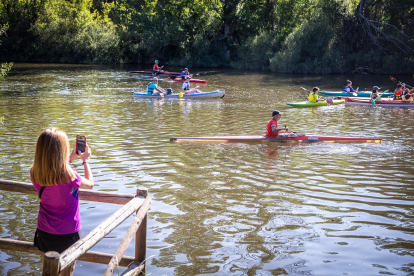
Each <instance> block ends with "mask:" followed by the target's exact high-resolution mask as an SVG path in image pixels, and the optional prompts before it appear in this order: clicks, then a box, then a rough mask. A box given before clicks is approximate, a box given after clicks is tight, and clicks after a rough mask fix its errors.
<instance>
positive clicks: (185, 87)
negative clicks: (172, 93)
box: [181, 76, 199, 94]
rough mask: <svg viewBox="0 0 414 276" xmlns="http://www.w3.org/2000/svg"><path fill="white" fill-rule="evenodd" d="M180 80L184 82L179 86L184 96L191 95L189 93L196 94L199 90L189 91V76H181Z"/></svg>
mask: <svg viewBox="0 0 414 276" xmlns="http://www.w3.org/2000/svg"><path fill="white" fill-rule="evenodd" d="M181 78H182V79H183V80H184V81H183V84H182V85H181V88H182V90H183V93H184V94H191V93H198V92H199V90H197V89H195V88H193V89H191V85H190V77H189V76H182V77H181Z"/></svg>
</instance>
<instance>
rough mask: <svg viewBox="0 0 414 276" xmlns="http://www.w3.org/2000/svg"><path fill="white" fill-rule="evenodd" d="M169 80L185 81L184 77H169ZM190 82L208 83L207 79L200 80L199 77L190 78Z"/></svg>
mask: <svg viewBox="0 0 414 276" xmlns="http://www.w3.org/2000/svg"><path fill="white" fill-rule="evenodd" d="M168 80H172V81H178V82H183V81H184V80H183V79H182V78H175V79H172V78H168ZM190 82H197V83H207V81H206V80H199V79H190Z"/></svg>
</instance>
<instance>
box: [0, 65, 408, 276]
mask: <svg viewBox="0 0 414 276" xmlns="http://www.w3.org/2000/svg"><path fill="white" fill-rule="evenodd" d="M19 66H20V67H19ZM130 69H137V68H128V67H127V66H125V67H117V66H79V65H76V66H72V65H67V66H66V65H16V66H15V67H14V69H13V72H12V73H11V74H10V75H9V76H8V77H7V78H5V79H3V80H1V81H0V116H3V117H4V120H3V123H4V124H0V147H1V150H2V155H0V162H1V164H2V165H1V166H0V178H5V179H10V180H18V181H29V175H28V171H29V168H30V165H31V163H32V161H33V153H34V144H35V141H36V137H37V135H38V134H39V133H40V131H41V130H43V129H45V128H47V127H50V126H59V127H60V128H62V129H63V130H65V131H66V133H68V136H69V138H70V141H71V145H73V143H74V139H75V137H76V135H77V134H84V135H86V136H87V137H88V138H87V139H88V143H89V144H90V146H91V148H92V152H93V155H94V156H93V160H92V161H91V167H92V170H93V171H94V175H95V182H96V187H95V188H94V189H95V190H102V191H108V190H110V191H119V192H122V193H135V189H136V188H137V187H138V186H140V185H143V186H146V187H148V188H149V190H150V195H151V197H152V198H153V204H152V206H151V210H150V213H149V223H148V251H147V254H148V256H150V255H155V257H154V258H152V259H150V260H149V265H148V269H147V273H154V274H156V275H163V274H167V275H174V274H177V275H204V274H213V275H285V274H292V275H297V274H314V275H337V274H338V275H339V274H347V275H350V274H361V275H375V274H394V275H406V274H409V273H410V272H411V271H412V270H413V269H414V268H413V264H412V252H413V250H412V249H413V248H412V244H413V243H412V240H413V238H412V229H413V223H412V221H413V217H414V213H413V208H412V200H413V194H412V190H413V179H414V170H413V165H414V158H413V144H414V143H413V142H414V138H413V137H414V129H413V125H414V116H413V112H414V110H411V109H402V108H380V107H365V106H345V105H340V106H326V107H318V108H303V109H298V108H292V107H289V106H286V105H285V103H286V102H293V101H303V100H305V99H306V97H307V95H306V93H303V92H302V91H301V90H300V89H299V87H300V86H308V87H313V86H319V87H320V88H321V89H324V90H338V87H337V86H338V83H339V84H342V83H343V81H344V79H345V80H346V78H349V77H352V80H353V81H354V83H365V82H366V83H376V84H377V85H379V86H381V87H384V89H390V88H392V87H393V85H394V84H393V83H390V84H389V83H388V82H389V80H387V79H386V77H385V78H384V76H354V75H352V76H344V75H332V76H327V75H324V76H302V75H274V74H267V73H255V72H241V71H223V70H212V71H209V70H203V71H204V73H205V74H202V75H201V76H200V77H199V78H203V79H206V80H208V84H207V86H206V87H205V88H203V91H204V90H205V91H207V90H208V91H210V90H216V89H225V90H226V97H225V98H223V99H211V100H192V99H138V98H134V97H133V96H132V94H133V92H140V91H145V87H146V85H147V84H148V80H149V79H150V77H148V76H140V75H133V74H128V73H126V71H127V70H130ZM171 70H172V71H173V70H174V68H171ZM404 81H406V82H408V83H410V82H409V81H410V80H409V79H407V80H404ZM160 83H161V84H162V85H164V84H165V85H164V86H166V87H167V86H170V87H172V88H173V89H174V90H176V89H178V90H179V85H180V84H179V83H172V82H168V80H166V79H163V78H161V80H160ZM321 84H322V85H321ZM388 84H389V87H387V85H388ZM360 87H361V89H362V85H360ZM178 90H177V91H178ZM274 109H278V110H280V111H281V112H282V113H283V118H282V121H281V122H280V123H281V124H282V125H283V124H286V125H287V126H288V127H289V128H290V129H292V130H293V131H297V132H299V133H306V134H312V135H335V136H365V137H367V136H374V137H381V138H383V139H384V140H383V143H382V144H325V143H318V144H295V145H289V144H277V143H275V144H270V145H248V144H205V143H204V144H203V143H169V138H170V137H174V136H218V135H231V136H234V135H262V134H264V132H265V128H266V124H267V122H268V120H269V119H270V112H271V111H272V110H274ZM73 166H74V168H75V169H78V170H79V171H80V172H81V171H82V169H83V168H82V166H81V164H79V163H76V162H75V163H74V164H73ZM0 200H1V202H2V204H1V205H0V207H1V209H2V212H1V214H0V233H1V236H2V237H6V238H13V239H19V240H27V241H31V240H32V236H33V233H34V229H35V222H33V220H34V219H35V218H36V216H37V208H38V200H37V198H36V197H35V196H26V195H20V194H10V193H6V192H0ZM117 209H119V206H116V205H111V204H101V203H95V202H82V205H81V216H82V225H83V229H82V231H83V232H84V233H86V232H89V231H90V230H91V229H93V228H94V227H96V226H97V225H98V224H99V223H100V222H102V221H103V220H104V219H105V218H107V217H108V216H109V215H110V214H112V213H113V212H115V211H116V210H117ZM131 221H132V219H131V218H130V219H129V220H128V221H126V222H125V223H124V224H122V225H120V226H119V228H117V229H116V230H115V231H113V232H112V233H111V234H110V235H109V237H108V238H106V239H104V240H102V241H101V242H100V243H98V244H97V245H96V246H95V247H94V249H93V250H97V251H101V252H108V253H114V252H115V249H116V247H117V246H118V244H119V243H120V241H121V239H122V237H123V235H124V233H125V232H126V230H127V228H128V227H129V224H130V223H131ZM126 254H127V255H130V256H132V255H134V250H133V245H131V246H130V247H129V248H128V250H127V252H126ZM40 268H41V262H40V258H39V257H38V256H36V255H32V254H25V253H17V252H9V251H2V252H0V271H1V273H0V274H2V275H23V274H25V275H27V274H33V275H35V274H37V271H38V270H39V269H40ZM104 270H105V266H103V265H95V264H89V263H85V262H79V264H78V265H77V268H76V275H90V274H91V273H93V274H102V273H103V271H104Z"/></svg>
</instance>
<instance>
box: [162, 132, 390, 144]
mask: <svg viewBox="0 0 414 276" xmlns="http://www.w3.org/2000/svg"><path fill="white" fill-rule="evenodd" d="M381 141H382V139H380V138H374V137H372V138H363V137H334V136H314V135H306V134H298V135H297V136H296V137H281V136H277V137H272V138H268V137H266V136H212V137H173V138H170V142H202V143H249V144H264V143H273V142H282V143H286V142H291V143H292V142H294V143H295V142H296V143H306V142H313V143H314V142H323V143H378V144H380V143H381Z"/></svg>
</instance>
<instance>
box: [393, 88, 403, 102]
mask: <svg viewBox="0 0 414 276" xmlns="http://www.w3.org/2000/svg"><path fill="white" fill-rule="evenodd" d="M402 94H403V90H397V89H395V91H394V100H401V99H402Z"/></svg>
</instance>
